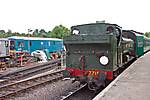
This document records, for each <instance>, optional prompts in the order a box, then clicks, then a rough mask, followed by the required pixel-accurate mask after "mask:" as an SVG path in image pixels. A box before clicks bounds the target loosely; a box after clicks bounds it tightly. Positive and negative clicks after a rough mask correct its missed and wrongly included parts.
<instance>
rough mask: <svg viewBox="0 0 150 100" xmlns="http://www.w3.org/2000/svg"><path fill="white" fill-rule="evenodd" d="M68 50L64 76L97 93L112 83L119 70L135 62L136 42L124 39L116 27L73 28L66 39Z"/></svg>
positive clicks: (105, 25) (101, 25)
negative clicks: (129, 62) (131, 61)
mask: <svg viewBox="0 0 150 100" xmlns="http://www.w3.org/2000/svg"><path fill="white" fill-rule="evenodd" d="M64 45H65V47H66V70H65V71H64V75H65V76H69V77H73V78H75V80H76V81H80V82H81V83H87V84H88V87H89V89H91V90H95V89H97V88H98V87H100V86H105V83H106V82H107V81H109V80H112V79H113V78H114V76H115V75H116V73H117V70H118V69H119V68H120V67H121V66H122V65H123V64H125V63H126V62H128V61H129V60H131V58H133V57H132V56H131V53H132V52H131V51H133V50H134V48H133V45H134V42H133V40H131V39H126V38H123V37H122V28H121V27H120V26H118V25H116V24H109V23H92V24H83V25H77V26H73V27H71V35H70V36H67V37H65V38H64Z"/></svg>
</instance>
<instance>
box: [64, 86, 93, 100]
mask: <svg viewBox="0 0 150 100" xmlns="http://www.w3.org/2000/svg"><path fill="white" fill-rule="evenodd" d="M94 96H95V92H94V91H90V90H89V89H88V88H87V84H85V85H82V86H81V87H80V88H78V89H77V90H75V91H73V92H69V94H68V95H66V96H62V99H61V100H92V98H93V97H94Z"/></svg>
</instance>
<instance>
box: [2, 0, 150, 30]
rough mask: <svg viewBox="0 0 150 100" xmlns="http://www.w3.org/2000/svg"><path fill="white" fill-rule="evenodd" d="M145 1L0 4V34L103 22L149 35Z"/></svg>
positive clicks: (19, 0)
mask: <svg viewBox="0 0 150 100" xmlns="http://www.w3.org/2000/svg"><path fill="white" fill-rule="evenodd" d="M148 1H149V0H0V13H1V14H0V30H1V29H5V30H8V29H11V30H12V31H13V32H27V29H29V28H31V29H36V28H37V29H45V30H52V28H54V26H56V25H59V24H62V25H64V26H66V27H68V28H70V27H71V26H72V25H78V24H86V23H93V22H96V21H100V20H106V22H108V23H115V24H118V25H120V26H121V27H123V29H133V30H137V31H141V32H150V14H149V13H150V3H149V2H148Z"/></svg>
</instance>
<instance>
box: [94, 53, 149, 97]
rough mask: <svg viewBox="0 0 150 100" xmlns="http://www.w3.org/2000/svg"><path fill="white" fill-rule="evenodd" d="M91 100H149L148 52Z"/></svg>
mask: <svg viewBox="0 0 150 100" xmlns="http://www.w3.org/2000/svg"><path fill="white" fill-rule="evenodd" d="M93 100H150V52H148V53H146V54H145V55H144V56H142V57H140V58H139V59H138V60H137V61H135V62H134V63H133V64H132V65H131V66H130V67H129V68H127V69H126V70H125V71H124V72H123V73H122V74H121V75H119V76H118V77H117V78H116V79H115V80H114V82H112V83H111V84H110V85H109V86H108V87H107V88H106V89H104V90H103V91H102V92H101V93H100V94H99V95H97V96H96V97H95V98H94V99H93Z"/></svg>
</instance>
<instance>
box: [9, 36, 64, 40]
mask: <svg viewBox="0 0 150 100" xmlns="http://www.w3.org/2000/svg"><path fill="white" fill-rule="evenodd" d="M8 39H16V40H17V39H22V40H54V41H62V39H58V38H40V37H19V36H12V37H8Z"/></svg>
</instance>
